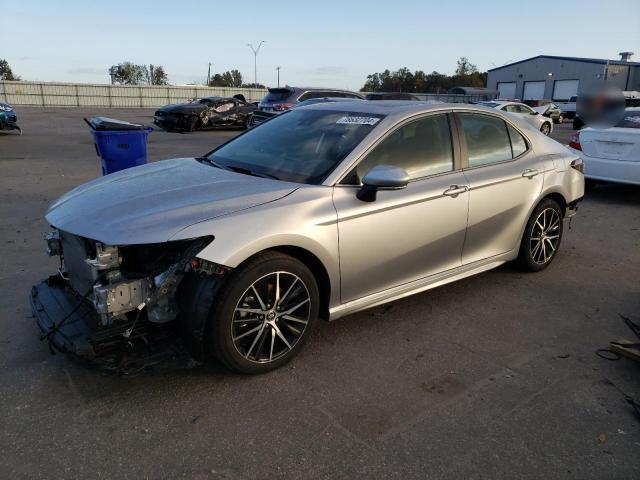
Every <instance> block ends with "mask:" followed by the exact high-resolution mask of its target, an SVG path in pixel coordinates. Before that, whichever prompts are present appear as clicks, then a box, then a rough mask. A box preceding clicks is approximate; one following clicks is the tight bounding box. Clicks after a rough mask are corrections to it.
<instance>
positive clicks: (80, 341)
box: [31, 231, 226, 373]
mask: <svg viewBox="0 0 640 480" xmlns="http://www.w3.org/2000/svg"><path fill="white" fill-rule="evenodd" d="M212 240H213V237H205V238H199V239H195V240H185V241H175V242H164V243H157V244H144V245H124V246H115V245H105V244H103V243H101V242H97V241H92V240H89V239H86V238H83V237H80V236H77V235H72V234H70V233H67V232H64V231H54V232H52V233H51V234H49V235H48V236H47V246H48V253H49V254H50V255H52V256H59V257H60V269H59V271H58V274H57V275H54V276H51V277H50V278H49V279H47V280H45V281H43V282H41V283H40V284H38V285H35V286H34V287H33V288H32V292H31V305H32V310H33V314H34V316H35V317H36V319H37V322H38V326H39V327H40V329H41V331H42V333H43V335H42V339H43V340H47V341H48V342H49V346H50V348H51V349H52V351H53V350H54V349H55V350H59V351H62V352H67V353H72V354H75V355H77V356H78V357H81V358H83V359H86V360H89V361H91V362H92V363H94V364H98V365H99V366H102V367H104V368H106V369H108V370H112V371H118V372H123V373H130V372H132V371H134V370H139V369H143V368H145V367H148V366H151V365H154V364H157V363H159V362H162V361H165V360H166V359H167V358H170V357H171V358H176V357H186V358H189V360H190V361H193V359H191V358H190V357H189V355H188V354H186V351H184V350H183V349H182V347H181V342H180V341H179V331H180V329H179V328H177V324H178V323H179V322H176V320H177V319H179V313H180V304H179V288H180V285H181V283H182V281H183V279H184V278H185V276H188V275H190V276H198V277H208V276H219V275H221V274H222V273H224V272H225V270H226V269H225V268H224V267H219V266H217V265H215V264H212V263H210V262H206V261H204V260H201V259H198V258H197V257H196V255H197V254H198V253H199V252H200V251H202V249H203V248H204V247H205V246H206V245H208V244H209V243H210V242H211V241H212Z"/></svg>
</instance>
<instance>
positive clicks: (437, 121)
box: [349, 114, 453, 183]
mask: <svg viewBox="0 0 640 480" xmlns="http://www.w3.org/2000/svg"><path fill="white" fill-rule="evenodd" d="M376 165H393V166H395V167H400V168H404V169H405V170H406V171H407V173H408V174H409V177H410V178H411V179H415V178H420V177H425V176H428V175H435V174H437V173H443V172H449V171H451V170H453V150H452V147H451V132H450V130H449V121H448V119H447V116H446V114H439V115H430V116H428V117H425V118H422V119H420V120H416V121H413V122H411V123H408V124H406V125H404V126H402V127H400V128H399V129H397V130H396V131H394V132H392V133H391V134H390V135H389V136H387V137H386V138H385V139H384V140H382V142H380V143H379V144H378V145H377V146H376V147H375V149H374V150H373V151H371V152H370V153H369V154H368V155H367V156H366V157H365V158H364V159H363V160H362V161H361V162H360V163H359V164H358V166H357V167H356V169H355V174H356V176H357V178H354V176H353V175H350V176H349V178H350V179H353V181H355V183H359V181H361V180H362V178H363V177H364V176H365V175H366V173H367V172H368V171H369V170H371V169H372V168H373V167H375V166H376ZM350 183H352V182H350Z"/></svg>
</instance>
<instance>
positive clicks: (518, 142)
mask: <svg viewBox="0 0 640 480" xmlns="http://www.w3.org/2000/svg"><path fill="white" fill-rule="evenodd" d="M507 130H509V138H510V139H511V151H512V153H513V158H516V157H518V156H520V155H522V154H523V153H524V152H526V151H527V141H526V140H525V139H524V137H523V136H522V135H520V134H519V133H518V131H517V130H516V129H515V128H513V127H512V126H511V125H509V124H507Z"/></svg>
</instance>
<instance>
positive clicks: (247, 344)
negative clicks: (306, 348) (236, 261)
mask: <svg viewBox="0 0 640 480" xmlns="http://www.w3.org/2000/svg"><path fill="white" fill-rule="evenodd" d="M278 285H279V288H277V286H278ZM276 295H277V296H276ZM278 298H279V301H277V299H278ZM319 306H320V294H319V291H318V286H317V284H316V281H315V278H314V276H313V274H312V273H311V271H310V270H309V269H308V268H307V266H306V265H304V264H303V263H302V262H300V261H299V260H297V259H295V258H293V257H290V256H288V255H284V254H282V253H278V252H267V253H264V254H261V255H259V256H257V257H255V258H253V259H250V260H248V261H247V262H245V263H244V264H243V265H241V266H240V267H238V268H237V269H236V270H234V271H232V272H231V273H229V274H228V278H226V279H225V282H224V284H223V285H222V286H221V287H220V290H219V291H218V292H217V295H216V300H215V301H214V303H213V306H212V308H211V314H210V317H209V322H208V323H209V324H208V328H207V334H206V335H205V342H206V345H205V346H206V347H207V348H208V350H209V351H210V352H211V353H212V354H213V356H214V357H216V358H217V359H218V360H219V361H220V362H221V363H222V364H224V365H225V366H226V367H227V368H229V369H230V370H233V371H236V372H240V373H246V374H259V373H266V372H269V371H271V370H274V369H276V368H278V367H281V366H282V365H284V364H285V363H287V362H288V361H289V360H291V359H292V358H293V357H294V356H295V355H297V354H298V352H299V351H300V350H301V349H302V347H303V345H304V343H305V342H306V340H307V339H308V338H309V336H310V334H311V332H312V331H313V329H314V328H315V326H316V324H317V320H318V311H319Z"/></svg>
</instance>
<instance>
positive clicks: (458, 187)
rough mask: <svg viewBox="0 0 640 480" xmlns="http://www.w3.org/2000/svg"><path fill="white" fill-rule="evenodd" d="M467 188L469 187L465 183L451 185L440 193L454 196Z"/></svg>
mask: <svg viewBox="0 0 640 480" xmlns="http://www.w3.org/2000/svg"><path fill="white" fill-rule="evenodd" d="M467 190H469V187H467V186H466V185H451V186H450V187H449V188H447V189H446V190H445V191H444V192H442V194H443V195H446V196H447V197H454V198H455V197H457V196H458V195H460V194H461V193H464V192H466V191H467Z"/></svg>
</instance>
